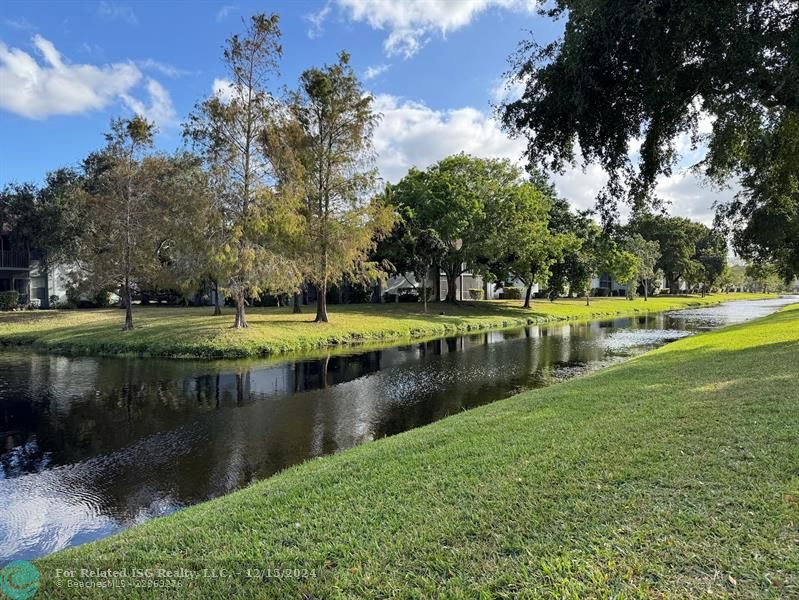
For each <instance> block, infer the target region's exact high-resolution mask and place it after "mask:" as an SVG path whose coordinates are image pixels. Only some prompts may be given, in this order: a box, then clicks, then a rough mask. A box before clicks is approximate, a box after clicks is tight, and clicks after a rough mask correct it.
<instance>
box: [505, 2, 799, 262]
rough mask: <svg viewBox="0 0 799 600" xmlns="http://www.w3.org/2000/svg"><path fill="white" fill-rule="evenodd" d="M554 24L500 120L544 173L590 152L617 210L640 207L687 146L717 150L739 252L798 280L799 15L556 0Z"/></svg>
mask: <svg viewBox="0 0 799 600" xmlns="http://www.w3.org/2000/svg"><path fill="white" fill-rule="evenodd" d="M542 12H543V13H544V14H545V15H547V16H549V17H551V18H553V19H563V20H565V27H564V32H563V35H562V36H561V37H560V38H558V39H556V40H555V41H553V42H551V43H547V44H543V45H541V44H539V43H537V41H536V40H528V41H525V42H523V43H522V45H521V46H520V49H519V52H518V54H517V55H516V57H515V59H514V61H513V67H512V76H513V78H514V79H515V80H516V81H517V82H519V83H521V84H522V85H523V87H524V91H523V93H522V95H521V97H519V98H518V99H513V100H512V101H509V102H508V103H506V104H505V105H504V106H503V107H501V110H500V113H501V117H502V120H503V122H504V124H505V125H506V126H507V127H508V128H509V129H510V130H511V131H513V132H515V133H518V134H521V135H523V136H524V137H526V138H527V140H528V146H527V156H528V158H529V160H530V162H531V164H533V165H536V166H537V165H542V164H543V165H546V166H547V167H549V168H551V169H555V170H559V169H562V168H563V167H564V166H565V165H567V164H570V163H574V162H575V161H576V160H578V158H579V156H580V153H581V155H582V158H583V159H584V161H585V162H586V163H588V162H593V163H598V164H600V165H601V166H602V167H604V169H605V170H606V171H607V172H608V174H609V175H610V182H609V184H608V188H607V189H606V190H604V192H603V193H602V194H601V195H600V198H599V200H600V204H604V208H605V209H608V204H612V203H613V201H614V200H616V199H618V198H620V197H622V196H626V195H629V199H630V200H632V202H633V203H634V204H639V205H640V204H643V203H646V202H648V201H650V200H651V199H652V191H653V189H654V186H655V184H656V181H657V177H658V176H660V175H668V174H670V173H671V170H672V168H673V167H674V165H675V164H676V162H677V160H678V158H679V156H678V140H679V139H680V136H688V137H689V138H690V139H691V140H692V141H693V143H694V144H697V145H699V144H706V145H707V148H708V151H707V155H706V157H705V159H704V161H702V163H701V164H700V165H698V167H699V168H701V169H702V170H703V171H704V172H705V173H706V174H707V175H708V176H709V177H711V178H712V179H713V180H715V181H716V182H719V183H721V182H725V181H728V180H729V179H731V178H733V179H734V178H740V182H741V184H742V187H743V189H742V192H741V193H740V194H738V196H737V197H736V198H735V200H733V201H731V202H729V203H727V205H726V206H725V207H723V209H722V210H721V211H720V213H719V214H720V216H721V218H722V219H723V220H724V221H725V222H726V223H727V224H728V225H729V226H730V227H731V228H732V230H733V233H734V241H735V244H736V249H737V250H738V251H739V252H741V253H742V254H744V255H745V256H749V257H752V258H756V259H759V260H774V261H777V262H778V264H779V265H780V267H781V269H782V272H783V275H785V276H790V275H791V274H796V273H797V272H799V160H797V159H796V157H797V153H798V152H799V3H797V2H796V1H795V0H714V1H708V2H697V1H695V0H630V1H625V2H618V1H616V0H556V1H555V2H552V3H550V4H549V5H548V6H546V7H545V8H543V9H542ZM703 120H704V121H706V122H708V123H710V133H709V134H707V135H703V132H702V130H701V129H700V122H701V121H703ZM638 141H641V145H640V156H639V158H640V160H639V159H638V158H635V159H634V158H631V156H634V155H631V152H630V150H631V148H635V147H636V145H637V143H638ZM611 212H612V210H611Z"/></svg>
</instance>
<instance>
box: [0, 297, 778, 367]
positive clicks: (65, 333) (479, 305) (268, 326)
mask: <svg viewBox="0 0 799 600" xmlns="http://www.w3.org/2000/svg"><path fill="white" fill-rule="evenodd" d="M764 297H774V296H773V295H771V296H769V295H765V294H718V295H708V296H706V297H704V298H700V297H698V296H696V297H691V296H684V297H655V298H650V299H649V301H646V302H645V301H644V300H643V299H636V300H634V301H628V300H626V299H624V298H595V299H593V300H592V301H591V305H590V306H586V305H585V302H584V301H583V300H566V299H561V300H558V301H557V302H548V301H545V300H544V301H541V300H539V301H537V302H534V303H533V307H532V308H530V309H523V308H521V307H520V304H521V303H520V302H519V301H514V302H510V301H491V302H474V303H464V304H462V305H459V306H449V305H444V304H433V305H431V306H430V312H429V313H428V314H425V313H424V312H423V311H422V307H421V305H418V304H350V305H338V306H331V307H330V323H327V324H319V323H313V316H314V309H313V307H305V312H304V313H303V314H300V315H295V314H292V313H291V310H290V309H287V308H282V309H277V308H253V309H250V310H249V311H248V322H249V325H250V327H249V328H248V329H245V330H235V329H232V328H231V324H232V321H233V316H232V314H229V313H230V310H228V311H227V312H228V314H226V315H223V316H221V317H214V316H211V314H210V309H209V308H166V307H137V308H136V310H135V311H134V313H135V323H136V327H135V329H134V330H133V331H129V332H126V333H123V332H122V331H120V328H121V323H122V319H123V313H122V311H120V310H119V309H104V310H81V311H35V312H23V313H0V345H6V346H13V345H19V346H31V347H33V348H34V349H36V350H40V351H51V352H64V353H76V354H84V353H91V354H141V355H150V356H193V357H206V358H208V357H247V356H265V355H270V354H279V353H283V352H292V351H301V350H310V349H314V348H320V347H324V346H330V345H336V344H351V343H362V342H374V341H387V340H398V339H402V338H408V337H422V336H425V337H428V336H436V335H444V334H447V333H451V332H458V331H468V330H473V329H488V328H499V327H509V326H514V325H526V324H528V323H540V322H545V321H557V320H563V319H594V318H598V317H603V316H612V315H622V314H631V313H639V312H647V311H648V312H658V311H664V310H672V309H678V308H686V307H689V306H699V305H706V304H717V303H719V302H723V301H725V300H735V299H752V298H764ZM442 312H443V314H440V313H442Z"/></svg>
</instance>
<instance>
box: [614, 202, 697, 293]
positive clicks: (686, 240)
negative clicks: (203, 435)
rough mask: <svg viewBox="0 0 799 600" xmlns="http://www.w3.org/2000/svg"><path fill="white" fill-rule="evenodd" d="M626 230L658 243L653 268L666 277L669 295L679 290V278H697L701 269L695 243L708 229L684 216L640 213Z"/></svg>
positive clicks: (688, 279)
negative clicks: (658, 251) (658, 255)
mask: <svg viewBox="0 0 799 600" xmlns="http://www.w3.org/2000/svg"><path fill="white" fill-rule="evenodd" d="M629 230H630V232H632V233H639V234H640V235H641V236H642V237H643V238H644V239H645V240H648V241H656V242H658V244H659V245H660V258H659V259H658V260H657V262H656V263H655V266H656V268H657V269H659V270H661V271H663V273H664V274H665V276H666V283H667V286H668V287H669V288H670V289H671V291H672V293H673V292H674V291H675V290H677V289H678V287H679V281H680V279H685V280H686V281H691V280H694V279H696V277H697V274H698V273H699V272H700V270H701V268H702V267H701V264H700V263H699V262H698V261H697V260H696V244H697V242H698V241H699V240H700V239H701V238H702V237H703V236H705V235H707V232H708V231H709V230H708V228H707V227H705V226H704V225H702V224H700V223H695V222H694V221H691V220H690V219H686V218H683V217H669V216H666V215H652V214H641V215H638V216H636V217H635V218H634V219H633V220H632V221H631V223H630V226H629Z"/></svg>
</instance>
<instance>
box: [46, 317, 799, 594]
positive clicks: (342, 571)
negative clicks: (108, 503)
mask: <svg viewBox="0 0 799 600" xmlns="http://www.w3.org/2000/svg"><path fill="white" fill-rule="evenodd" d="M797 465H799V306H796V305H795V306H793V307H791V308H789V309H787V310H783V311H781V312H779V313H777V314H774V315H772V316H770V317H767V318H765V319H761V320H758V321H755V322H751V323H748V324H742V325H737V326H733V327H729V328H726V329H723V330H719V331H716V332H711V333H706V334H702V335H698V336H695V337H692V338H686V339H683V340H680V341H677V342H674V343H672V344H669V345H667V346H665V347H663V348H661V349H659V350H657V351H654V352H652V353H649V354H647V355H644V356H641V357H638V358H636V359H633V360H631V361H629V362H627V363H625V364H622V365H619V366H616V367H613V368H610V369H608V370H605V371H602V372H599V373H596V374H594V375H591V376H588V377H585V378H582V379H577V380H572V381H570V382H566V383H564V384H561V385H557V386H553V387H550V388H547V389H543V390H536V391H531V392H526V393H523V394H521V395H519V396H515V397H513V398H510V399H508V400H504V401H500V402H496V403H494V404H491V405H487V406H484V407H481V408H477V409H474V410H471V411H468V412H466V413H463V414H460V415H456V416H453V417H451V418H448V419H445V420H443V421H439V422H437V423H434V424H432V425H430V426H427V427H423V428H420V429H416V430H412V431H409V432H406V433H403V434H400V435H397V436H395V437H392V438H388V439H385V440H380V441H376V442H373V443H369V444H365V445H363V446H360V447H357V448H355V449H352V450H349V451H346V452H343V453H340V454H337V455H333V456H329V457H326V458H322V459H318V460H314V461H311V462H308V463H306V464H303V465H300V466H297V467H294V468H291V469H288V470H287V471H285V472H283V473H281V474H279V475H277V476H275V477H273V478H271V479H268V480H265V481H262V482H260V483H257V484H254V485H252V486H251V487H249V488H247V489H245V490H243V491H240V492H237V493H234V494H231V495H229V496H226V497H224V498H221V499H218V500H214V501H211V502H207V503H204V504H201V505H198V506H195V507H192V508H188V509H186V510H184V511H181V512H179V513H177V514H174V515H172V516H169V517H166V518H163V519H158V520H155V521H151V522H149V523H146V524H144V525H142V526H139V527H135V528H133V529H131V530H129V531H127V532H125V533H123V534H121V535H118V536H115V537H112V538H109V539H106V540H103V541H100V542H97V543H93V544H88V545H86V546H83V547H78V548H75V549H72V550H68V551H65V552H62V553H58V554H56V555H53V556H51V557H48V558H46V559H44V560H41V561H38V566H39V567H40V569H41V570H42V585H43V592H44V593H42V594H41V596H42V597H48V598H49V597H52V598H58V597H66V596H74V597H85V596H96V597H103V598H106V597H120V598H122V597H124V598H136V597H143V598H146V597H153V593H152V590H148V589H130V588H114V589H110V590H109V589H101V590H84V589H79V588H74V587H68V582H67V580H68V579H69V578H68V577H67V578H64V577H61V578H57V577H56V576H55V569H57V568H74V569H79V568H94V569H105V568H117V569H119V568H122V567H126V568H127V569H129V570H132V569H134V568H147V567H150V568H165V569H179V568H183V569H196V570H197V572H198V573H200V574H202V569H220V568H224V569H229V571H227V572H223V574H225V575H229V576H221V577H205V578H200V577H199V576H198V578H196V579H186V578H184V579H180V580H179V583H180V587H177V588H175V589H170V591H169V592H168V593H166V595H168V596H169V597H175V598H181V597H196V598H228V597H232V596H236V597H243V598H290V597H293V598H299V597H307V598H339V597H341V598H365V597H378V598H386V597H396V598H429V597H442V598H478V597H483V598H517V597H527V598H539V597H558V598H561V597H568V598H572V597H575V598H576V597H673V598H688V597H699V596H705V595H710V594H712V595H713V597H725V596H730V597H741V598H751V597H774V598H778V597H779V598H789V597H797V596H799V544H798V543H797V542H798V541H799V471H797ZM248 569H250V572H249V574H250V575H253V577H248V576H247V575H248V573H247V570H248ZM276 569H297V570H298V571H289V572H288V573H289V574H290V576H286V577H273V576H272V575H274V574H275V570H276ZM214 573H216V574H220V572H219V571H216V572H214V571H210V570H209V571H206V572H205V574H206V575H212V574H214ZM283 574H285V572H283ZM295 575H299V576H295ZM118 579H125V578H118ZM128 579H130V578H128ZM77 580H80V577H77ZM99 580H100V581H102V578H100V579H99ZM155 580H158V581H164V579H159V578H158V574H157V573H156V574H155ZM166 580H169V578H168V577H167V578H166ZM83 581H86V579H83Z"/></svg>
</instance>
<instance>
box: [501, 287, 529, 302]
mask: <svg viewBox="0 0 799 600" xmlns="http://www.w3.org/2000/svg"><path fill="white" fill-rule="evenodd" d="M523 291H524V290H523V289H522V288H520V287H512V286H508V287H506V288H502V299H503V300H521V299H522V292H523Z"/></svg>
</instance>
